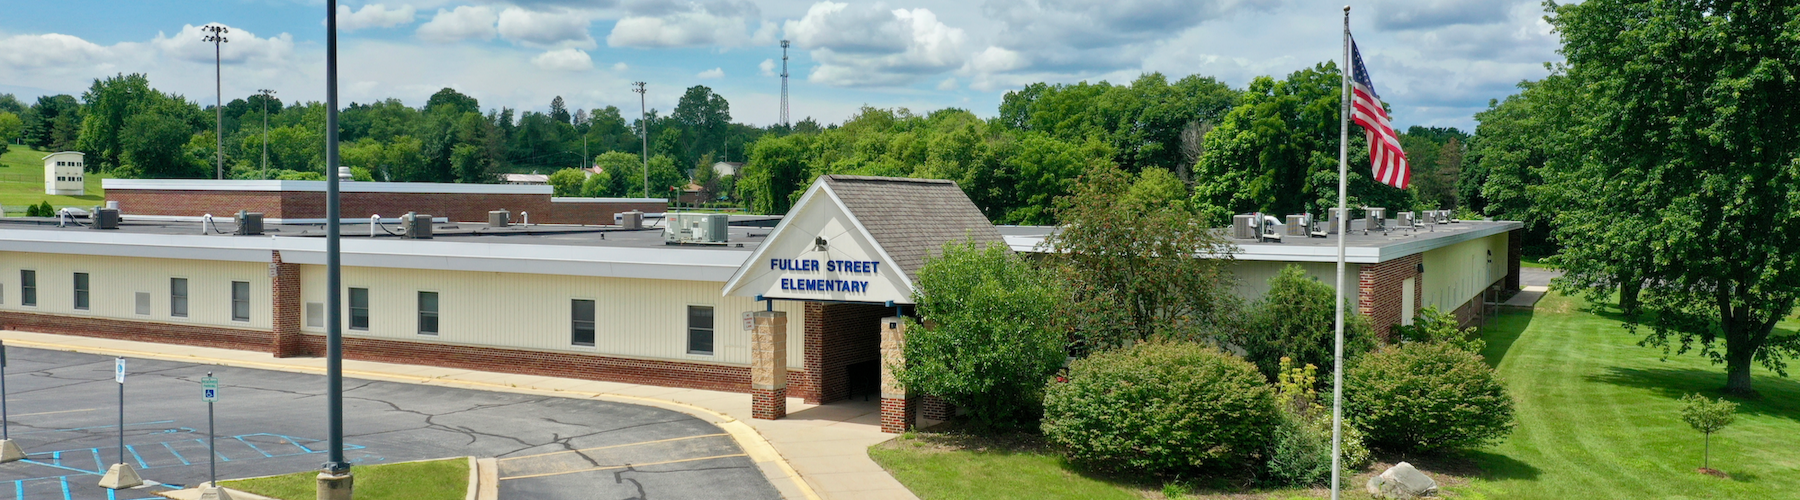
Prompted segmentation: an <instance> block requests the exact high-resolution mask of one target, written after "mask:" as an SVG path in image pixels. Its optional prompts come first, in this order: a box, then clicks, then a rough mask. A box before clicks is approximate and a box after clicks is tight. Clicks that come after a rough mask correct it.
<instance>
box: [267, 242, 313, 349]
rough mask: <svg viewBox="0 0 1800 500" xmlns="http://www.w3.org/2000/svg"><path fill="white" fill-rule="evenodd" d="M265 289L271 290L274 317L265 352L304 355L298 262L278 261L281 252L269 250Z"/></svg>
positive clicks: (304, 345) (304, 344)
mask: <svg viewBox="0 0 1800 500" xmlns="http://www.w3.org/2000/svg"><path fill="white" fill-rule="evenodd" d="M269 254H270V255H269V271H270V273H269V274H270V279H269V289H270V290H273V291H274V293H272V294H271V300H273V301H274V307H273V308H271V310H273V311H275V316H274V317H273V318H271V321H270V322H269V323H270V325H271V326H273V329H274V332H273V333H274V335H273V337H274V338H275V342H274V345H272V346H269V351H270V352H271V353H273V354H275V357H277V358H290V357H294V356H305V355H306V354H307V352H306V343H305V340H304V338H303V337H302V334H301V333H300V320H301V318H300V315H301V314H303V313H302V312H301V308H300V265H299V264H289V263H286V262H282V261H281V251H280V250H274V251H270V252H269Z"/></svg>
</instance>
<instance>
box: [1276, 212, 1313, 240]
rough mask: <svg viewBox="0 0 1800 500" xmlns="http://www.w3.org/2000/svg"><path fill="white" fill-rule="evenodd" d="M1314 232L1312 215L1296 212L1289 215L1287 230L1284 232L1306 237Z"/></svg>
mask: <svg viewBox="0 0 1800 500" xmlns="http://www.w3.org/2000/svg"><path fill="white" fill-rule="evenodd" d="M1311 232H1312V215H1310V214H1294V215H1289V216H1287V230H1286V231H1283V232H1282V234H1286V235H1288V236H1299V237H1301V238H1305V237H1307V236H1308V235H1309V233H1311Z"/></svg>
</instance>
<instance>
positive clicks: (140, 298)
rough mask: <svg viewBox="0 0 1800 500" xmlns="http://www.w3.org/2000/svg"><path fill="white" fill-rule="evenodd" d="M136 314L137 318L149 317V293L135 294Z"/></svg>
mask: <svg viewBox="0 0 1800 500" xmlns="http://www.w3.org/2000/svg"><path fill="white" fill-rule="evenodd" d="M137 314H138V315H139V316H149V315H150V292H138V293H137Z"/></svg>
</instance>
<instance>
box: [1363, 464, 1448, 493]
mask: <svg viewBox="0 0 1800 500" xmlns="http://www.w3.org/2000/svg"><path fill="white" fill-rule="evenodd" d="M1368 489H1369V494H1370V495H1375V497H1376V498H1402V499H1404V498H1418V497H1434V496H1437V493H1438V485H1437V481H1433V480H1431V478H1430V477H1428V476H1426V475H1425V473H1423V472H1419V469H1415V468H1413V466H1412V464H1409V463H1406V462H1400V463H1399V464H1398V465H1395V466H1393V467H1388V470H1385V471H1381V475H1378V476H1375V477H1371V478H1369V484H1368Z"/></svg>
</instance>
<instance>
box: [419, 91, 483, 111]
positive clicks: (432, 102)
mask: <svg viewBox="0 0 1800 500" xmlns="http://www.w3.org/2000/svg"><path fill="white" fill-rule="evenodd" d="M439 106H449V108H448V109H449V110H450V111H451V112H453V113H456V114H462V113H480V112H481V102H480V101H477V100H475V98H473V97H469V96H466V95H463V93H461V92H457V91H456V89H452V88H450V87H444V88H443V89H441V90H438V91H437V93H435V94H431V98H429V99H426V100H425V111H427V112H430V111H433V110H437V109H439Z"/></svg>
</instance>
